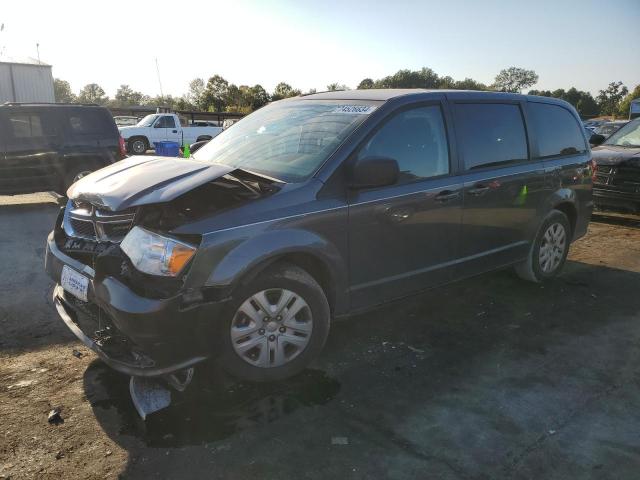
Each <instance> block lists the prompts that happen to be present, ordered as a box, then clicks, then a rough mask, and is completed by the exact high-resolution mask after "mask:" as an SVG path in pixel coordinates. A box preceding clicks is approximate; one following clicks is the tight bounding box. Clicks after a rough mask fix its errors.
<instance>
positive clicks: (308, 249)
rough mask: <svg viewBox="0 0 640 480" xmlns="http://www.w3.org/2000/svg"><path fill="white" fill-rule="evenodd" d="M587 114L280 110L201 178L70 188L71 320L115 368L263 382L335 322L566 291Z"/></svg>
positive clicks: (407, 102)
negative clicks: (409, 301)
mask: <svg viewBox="0 0 640 480" xmlns="http://www.w3.org/2000/svg"><path fill="white" fill-rule="evenodd" d="M592 175H593V167H592V163H591V151H590V149H589V144H588V141H587V138H586V137H585V134H584V132H583V129H582V128H581V123H580V119H579V117H578V115H577V113H576V111H575V110H574V108H573V107H572V106H571V105H570V104H568V103H566V102H564V101H562V100H558V99H553V98H546V97H534V96H524V95H516V94H507V93H496V92H473V91H445V90H433V91H429V90H357V91H340V92H327V93H318V94H313V95H307V96H302V97H296V98H292V99H287V100H283V101H279V102H275V103H272V104H270V105H268V106H266V107H264V108H262V109H260V110H258V111H256V112H254V113H253V114H251V115H249V116H247V117H245V118H243V119H242V120H240V121H238V122H237V123H236V124H234V125H233V126H231V127H230V128H228V129H226V130H225V131H224V132H222V133H221V134H220V135H219V136H217V137H216V138H214V139H213V140H211V141H210V142H209V143H208V144H207V145H205V146H204V147H202V148H201V149H200V150H198V151H197V152H196V153H195V154H194V155H193V156H192V158H190V159H184V160H178V159H167V158H161V157H132V158H129V159H126V160H123V161H121V162H118V163H116V164H114V165H112V166H109V167H107V168H104V169H102V170H100V171H98V172H95V173H93V174H90V175H88V176H87V177H84V178H82V179H81V180H80V181H78V182H77V183H76V184H75V185H73V186H72V187H71V188H70V189H69V192H68V194H69V202H68V204H67V206H66V208H65V209H63V211H61V213H60V216H59V218H58V220H57V221H56V224H55V227H54V230H53V231H52V232H51V234H50V235H49V238H48V240H47V255H46V269H47V271H48V273H49V275H50V276H51V277H52V278H53V279H54V280H55V282H56V283H57V286H56V288H55V292H54V302H55V305H56V308H57V310H58V312H59V314H60V316H61V318H62V319H63V320H64V321H65V322H66V324H67V325H68V326H69V328H70V329H71V330H73V332H74V333H75V334H76V335H77V336H78V337H79V338H80V339H81V340H82V341H83V342H84V343H85V344H87V345H88V346H90V347H91V348H93V349H94V350H95V351H96V352H97V353H98V355H99V356H100V357H102V358H103V359H104V361H105V362H106V363H108V364H109V365H110V366H112V367H113V368H115V369H117V370H119V371H121V372H124V373H127V374H131V375H139V376H160V375H167V374H169V373H171V372H176V371H179V370H183V369H187V368H189V367H191V366H193V365H194V364H196V363H198V362H200V361H202V360H205V359H207V358H212V357H216V358H218V359H219V361H220V362H222V364H223V366H224V367H225V368H226V369H227V370H228V371H230V372H231V373H233V374H235V375H237V376H239V377H242V378H245V379H250V380H257V381H265V380H276V379H282V378H285V377H288V376H290V375H293V374H295V373H296V372H299V371H300V370H301V369H303V368H304V367H305V366H306V365H307V364H308V363H309V362H310V361H311V360H312V359H313V358H314V357H315V356H317V355H318V354H319V353H320V351H321V349H322V347H323V345H324V343H325V340H326V338H327V335H328V333H329V326H330V321H331V320H332V319H336V318H340V317H345V316H348V315H350V314H352V313H354V312H361V311H364V310H366V309H369V308H372V307H375V306H377V305H380V304H382V303H385V302H389V301H392V300H394V299H398V298H401V297H404V296H407V295H410V294H413V293H416V292H420V291H423V290H425V289H428V288H432V287H435V286H438V285H443V284H447V283H450V282H453V281H455V280H458V279H461V278H465V277H469V276H472V275H477V274H480V273H483V272H487V271H491V270H495V269H498V268H504V267H508V266H514V267H515V269H516V271H517V273H518V274H519V275H520V276H521V277H523V278H525V279H527V280H531V281H536V282H540V281H544V280H546V279H549V278H551V277H554V276H555V275H558V274H559V272H560V271H561V269H562V266H563V264H564V262H565V259H566V256H567V252H568V250H569V245H570V243H571V242H572V241H573V240H575V239H577V238H579V237H581V236H583V235H584V234H585V232H586V230H587V225H588V222H589V218H590V215H591V210H592V207H593V203H592V195H591V186H592Z"/></svg>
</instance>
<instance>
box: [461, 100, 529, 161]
mask: <svg viewBox="0 0 640 480" xmlns="http://www.w3.org/2000/svg"><path fill="white" fill-rule="evenodd" d="M455 121H456V134H457V136H458V138H459V142H460V145H461V149H462V155H463V158H464V163H465V167H466V168H467V170H470V169H473V168H481V167H487V166H491V165H500V164H502V163H512V162H518V161H521V160H526V159H527V158H528V153H527V136H526V133H525V129H524V122H523V120H522V113H521V111H520V107H519V106H518V105H510V104H506V103H505V104H502V103H460V104H457V105H456V107H455Z"/></svg>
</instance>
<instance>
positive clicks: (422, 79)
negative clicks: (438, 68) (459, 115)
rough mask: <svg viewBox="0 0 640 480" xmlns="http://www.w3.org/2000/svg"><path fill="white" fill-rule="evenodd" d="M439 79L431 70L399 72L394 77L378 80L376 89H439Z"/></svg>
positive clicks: (424, 68) (375, 84)
mask: <svg viewBox="0 0 640 480" xmlns="http://www.w3.org/2000/svg"><path fill="white" fill-rule="evenodd" d="M439 81H440V79H439V77H438V74H437V73H436V72H434V71H433V70H431V69H430V68H426V67H423V68H422V69H420V70H398V71H397V72H396V73H394V74H393V75H390V76H387V77H384V78H381V79H380V80H376V81H375V83H374V86H375V87H376V88H438V84H439Z"/></svg>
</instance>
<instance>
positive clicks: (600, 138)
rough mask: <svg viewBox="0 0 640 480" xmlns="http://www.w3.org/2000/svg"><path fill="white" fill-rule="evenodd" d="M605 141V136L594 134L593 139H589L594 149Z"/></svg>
mask: <svg viewBox="0 0 640 480" xmlns="http://www.w3.org/2000/svg"><path fill="white" fill-rule="evenodd" d="M605 140H606V138H605V137H604V136H602V135H599V134H597V133H594V134H593V135H591V138H589V143H590V144H591V145H593V146H594V147H597V146H598V145H601V144H602V142H604V141H605Z"/></svg>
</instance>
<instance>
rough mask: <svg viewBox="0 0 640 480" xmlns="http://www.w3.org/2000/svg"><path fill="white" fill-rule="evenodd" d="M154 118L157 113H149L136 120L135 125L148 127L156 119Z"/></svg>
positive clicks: (156, 116)
mask: <svg viewBox="0 0 640 480" xmlns="http://www.w3.org/2000/svg"><path fill="white" fill-rule="evenodd" d="M156 118H158V115H157V114H154V113H152V114H151V115H147V116H146V117H144V118H143V119H142V120H140V121H139V122H138V124H137V125H136V127H150V126H151V125H153V122H155V121H156Z"/></svg>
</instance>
